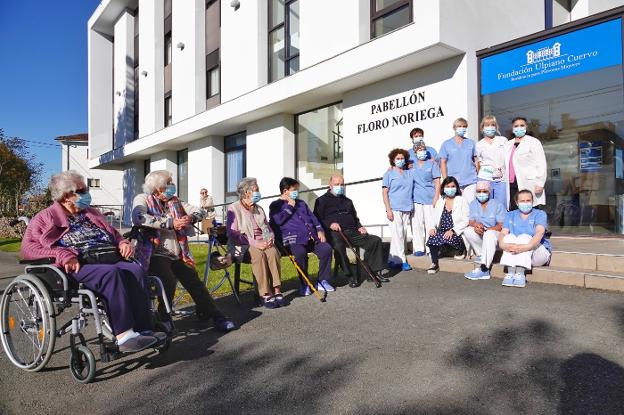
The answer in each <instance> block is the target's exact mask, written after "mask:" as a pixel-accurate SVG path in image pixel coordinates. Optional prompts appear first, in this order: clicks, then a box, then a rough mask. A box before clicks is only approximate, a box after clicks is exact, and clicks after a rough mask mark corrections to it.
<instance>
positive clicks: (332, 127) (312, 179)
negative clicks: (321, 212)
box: [296, 103, 343, 203]
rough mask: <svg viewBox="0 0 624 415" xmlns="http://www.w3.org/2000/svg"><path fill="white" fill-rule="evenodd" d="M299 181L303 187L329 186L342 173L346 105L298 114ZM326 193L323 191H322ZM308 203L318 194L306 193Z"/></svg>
mask: <svg viewBox="0 0 624 415" xmlns="http://www.w3.org/2000/svg"><path fill="white" fill-rule="evenodd" d="M296 134H297V135H296V140H297V179H298V180H299V181H300V182H301V186H302V188H305V189H314V188H317V187H320V186H326V185H328V184H329V179H330V178H331V175H332V173H333V172H335V171H339V172H342V169H343V164H342V103H337V104H332V105H329V106H327V107H323V108H319V109H315V110H312V111H309V112H306V113H303V114H299V115H297V119H296ZM321 193H322V192H321ZM301 197H302V198H304V200H305V201H306V202H307V203H313V202H314V199H315V198H316V195H315V194H313V193H302V194H301Z"/></svg>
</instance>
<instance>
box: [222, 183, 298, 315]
mask: <svg viewBox="0 0 624 415" xmlns="http://www.w3.org/2000/svg"><path fill="white" fill-rule="evenodd" d="M236 191H237V193H238V197H239V200H238V201H236V202H234V203H232V204H231V205H230V207H229V208H228V212H227V234H228V248H229V250H230V253H232V255H233V256H234V257H235V258H236V259H237V260H238V261H242V260H243V259H245V258H249V259H251V268H252V271H253V274H254V277H255V278H256V281H257V282H258V291H259V294H260V296H261V299H262V304H263V305H264V306H265V307H267V308H276V307H280V306H283V305H286V303H285V301H284V296H283V295H282V292H281V281H280V274H281V269H280V259H281V256H280V253H279V251H278V250H277V248H275V246H274V241H275V235H274V234H273V231H272V230H271V227H270V226H269V223H268V221H267V217H266V214H265V213H264V209H262V207H261V206H260V205H258V202H259V201H260V199H261V197H262V196H261V195H260V189H259V187H258V181H257V180H256V179H254V178H253V177H246V178H244V179H243V180H242V181H241V182H240V183H239V184H238V187H237V189H236Z"/></svg>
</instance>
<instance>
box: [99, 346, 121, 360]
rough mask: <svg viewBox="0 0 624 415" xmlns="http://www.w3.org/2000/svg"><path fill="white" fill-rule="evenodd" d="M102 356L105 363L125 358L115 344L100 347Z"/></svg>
mask: <svg viewBox="0 0 624 415" xmlns="http://www.w3.org/2000/svg"><path fill="white" fill-rule="evenodd" d="M100 354H101V356H100V358H101V359H102V362H104V363H108V362H112V361H113V360H117V359H119V358H120V357H122V356H123V353H121V352H120V351H119V348H118V347H117V345H116V344H114V343H104V344H102V346H101V347H100Z"/></svg>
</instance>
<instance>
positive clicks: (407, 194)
mask: <svg viewBox="0 0 624 415" xmlns="http://www.w3.org/2000/svg"><path fill="white" fill-rule="evenodd" d="M408 159H409V153H408V152H407V151H405V150H403V149H401V148H395V149H394V150H392V151H391V152H390V153H389V154H388V160H389V162H390V169H388V171H386V173H385V174H384V176H383V182H382V196H383V201H384V205H385V206H386V217H387V218H388V221H389V222H390V223H389V226H390V235H391V236H392V240H391V242H390V257H389V258H388V265H389V266H390V268H401V269H403V271H409V270H410V269H411V267H410V266H409V264H408V263H407V257H406V255H405V244H406V242H407V230H408V227H409V225H410V220H411V218H412V210H413V209H414V202H413V200H412V193H413V190H414V179H413V176H412V173H411V170H408V169H407V160H408Z"/></svg>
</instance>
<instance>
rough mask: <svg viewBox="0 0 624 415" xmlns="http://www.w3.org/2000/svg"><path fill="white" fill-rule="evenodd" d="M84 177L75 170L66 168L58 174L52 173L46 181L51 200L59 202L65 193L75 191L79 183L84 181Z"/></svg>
mask: <svg viewBox="0 0 624 415" xmlns="http://www.w3.org/2000/svg"><path fill="white" fill-rule="evenodd" d="M84 182H85V178H84V176H83V175H82V174H80V173H78V172H77V171H76V170H67V171H63V172H61V173H58V174H53V175H52V177H50V183H48V189H50V194H51V196H52V200H54V201H56V202H60V201H61V200H63V197H65V195H66V194H67V193H72V192H75V191H76V190H77V189H78V184H79V183H84Z"/></svg>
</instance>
